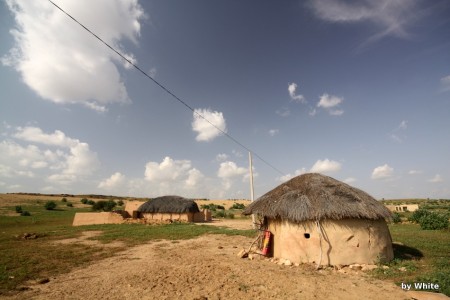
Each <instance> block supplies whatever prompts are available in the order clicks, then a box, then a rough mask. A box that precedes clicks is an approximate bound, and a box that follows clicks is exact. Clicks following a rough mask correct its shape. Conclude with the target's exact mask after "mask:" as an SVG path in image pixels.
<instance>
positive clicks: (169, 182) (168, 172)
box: [128, 156, 209, 197]
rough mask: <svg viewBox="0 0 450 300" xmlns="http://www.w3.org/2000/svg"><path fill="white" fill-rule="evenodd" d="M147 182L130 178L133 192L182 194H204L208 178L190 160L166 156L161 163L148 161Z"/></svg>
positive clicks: (146, 168)
mask: <svg viewBox="0 0 450 300" xmlns="http://www.w3.org/2000/svg"><path fill="white" fill-rule="evenodd" d="M144 175H145V177H144V179H145V182H146V183H144V182H143V181H141V180H134V179H133V180H129V182H128V185H129V188H130V191H131V192H132V193H136V191H138V192H140V193H142V191H147V193H150V194H151V195H164V194H180V195H191V196H197V197H199V196H202V195H204V194H205V189H206V188H205V187H207V188H209V186H207V184H206V183H207V182H208V180H209V179H208V178H206V177H205V176H204V175H203V173H202V172H201V171H200V170H198V169H196V168H194V167H192V163H191V161H190V160H186V159H185V160H175V159H172V158H171V157H169V156H166V157H165V158H164V159H163V160H162V162H161V163H158V162H152V161H150V162H148V163H147V164H146V165H145V174H144Z"/></svg>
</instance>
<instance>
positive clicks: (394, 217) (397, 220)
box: [392, 212, 402, 223]
mask: <svg viewBox="0 0 450 300" xmlns="http://www.w3.org/2000/svg"><path fill="white" fill-rule="evenodd" d="M392 222H394V223H401V222H402V219H401V218H400V214H399V213H398V212H394V213H393V214H392Z"/></svg>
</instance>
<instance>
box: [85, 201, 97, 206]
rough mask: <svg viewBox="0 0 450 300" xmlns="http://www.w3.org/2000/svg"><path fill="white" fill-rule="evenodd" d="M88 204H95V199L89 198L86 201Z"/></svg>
mask: <svg viewBox="0 0 450 300" xmlns="http://www.w3.org/2000/svg"><path fill="white" fill-rule="evenodd" d="M86 204H88V205H94V204H95V201H93V200H88V201H87V202H86Z"/></svg>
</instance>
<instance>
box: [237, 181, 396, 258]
mask: <svg viewBox="0 0 450 300" xmlns="http://www.w3.org/2000/svg"><path fill="white" fill-rule="evenodd" d="M244 214H245V215H250V214H257V215H259V216H261V217H264V222H263V225H264V227H265V228H266V229H267V230H269V231H270V232H271V233H272V236H271V244H270V245H271V253H272V255H273V256H274V257H277V258H283V259H288V260H290V261H291V262H295V263H316V264H318V265H350V264H373V263H376V262H378V261H389V260H392V259H393V256H394V255H393V250H392V239H391V235H390V232H389V229H388V227H387V224H386V219H390V218H391V214H390V212H389V210H388V209H387V208H386V207H385V206H384V205H383V204H381V203H380V202H378V201H377V200H375V199H374V198H373V197H371V196H370V195H369V194H367V193H365V192H363V191H361V190H359V189H357V188H354V187H351V186H349V185H348V184H345V183H343V182H341V181H338V180H336V179H333V178H331V177H328V176H324V175H321V174H316V173H310V174H304V175H300V176H297V177H294V178H292V179H291V180H289V181H287V182H285V183H283V184H281V185H279V186H278V187H276V188H275V189H273V190H271V191H270V192H268V193H266V194H265V195H263V196H261V197H260V198H258V199H257V201H255V202H253V203H252V204H250V205H249V206H248V207H247V208H246V209H245V210H244Z"/></svg>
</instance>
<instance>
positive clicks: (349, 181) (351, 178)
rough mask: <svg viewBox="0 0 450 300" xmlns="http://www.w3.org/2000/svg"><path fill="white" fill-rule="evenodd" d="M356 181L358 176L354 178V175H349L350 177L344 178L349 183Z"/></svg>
mask: <svg viewBox="0 0 450 300" xmlns="http://www.w3.org/2000/svg"><path fill="white" fill-rule="evenodd" d="M355 181H356V178H354V177H348V178H346V179H344V182H345V183H347V184H350V183H353V182H355Z"/></svg>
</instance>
